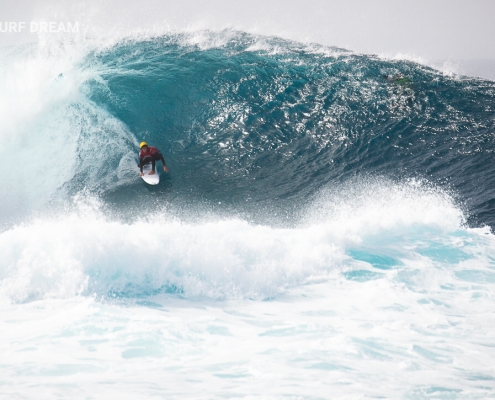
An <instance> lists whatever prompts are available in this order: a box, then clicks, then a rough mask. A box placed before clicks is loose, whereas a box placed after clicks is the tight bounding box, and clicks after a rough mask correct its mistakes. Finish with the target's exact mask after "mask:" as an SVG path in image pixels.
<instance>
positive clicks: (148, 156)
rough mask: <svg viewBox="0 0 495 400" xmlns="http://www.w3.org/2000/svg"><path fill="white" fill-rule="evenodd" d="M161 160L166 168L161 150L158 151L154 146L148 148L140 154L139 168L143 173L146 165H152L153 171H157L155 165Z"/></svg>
mask: <svg viewBox="0 0 495 400" xmlns="http://www.w3.org/2000/svg"><path fill="white" fill-rule="evenodd" d="M158 160H161V161H162V163H163V166H166V164H165V160H164V159H163V156H162V153H160V150H158V149H157V148H156V147H153V146H147V147H144V148H143V149H141V151H140V152H139V164H138V166H139V168H140V169H141V172H143V167H144V166H145V165H146V164H149V163H151V168H152V169H153V171H154V170H155V163H156V161H158Z"/></svg>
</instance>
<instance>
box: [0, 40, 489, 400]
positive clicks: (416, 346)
mask: <svg viewBox="0 0 495 400" xmlns="http://www.w3.org/2000/svg"><path fill="white" fill-rule="evenodd" d="M141 141H146V142H148V143H149V144H150V145H152V146H156V147H158V148H159V149H160V150H161V151H162V153H163V155H164V157H165V160H166V161H167V165H168V167H169V169H170V173H169V174H166V173H164V172H163V171H161V182H160V184H159V185H158V186H156V187H151V186H147V185H146V184H145V183H144V182H143V181H142V180H141V179H140V178H139V174H138V172H139V171H138V168H137V166H136V163H137V152H138V143H139V142H141ZM494 152H495V82H494V81H490V80H484V79H480V78H472V77H466V76H460V75H455V74H448V73H444V72H442V71H440V70H435V69H432V68H430V67H428V66H425V65H422V64H419V63H416V62H412V61H408V60H398V59H393V60H391V59H386V58H383V57H378V56H373V55H362V54H356V53H353V52H350V51H347V50H345V49H340V48H332V47H325V46H320V45H318V44H307V43H298V42H294V41H288V40H284V39H282V38H277V37H266V36H257V35H253V34H248V33H245V32H240V31H234V30H225V31H220V32H212V31H202V30H197V31H191V32H183V33H167V34H160V35H158V34H156V35H151V34H149V35H144V34H135V35H132V36H126V37H120V38H113V39H112V40H99V41H98V40H89V39H88V40H74V41H68V40H66V41H64V40H46V41H43V40H40V42H39V43H37V44H27V45H22V46H14V47H4V48H1V49H0V164H1V166H2V170H3V173H2V174H1V176H0V185H1V186H0V187H1V188H2V189H1V191H0V355H1V357H0V398H2V399H3V398H5V399H113V398H114V399H185V398H190V399H214V398H215V399H217V398H225V399H231V398H240V399H255V398H262V399H351V398H352V399H356V398H357V399H376V398H390V399H486V398H495V361H494V360H495V236H494V235H493V233H492V229H493V228H494V227H495V163H494V162H493V157H494ZM158 166H159V168H158V170H160V169H161V164H160V163H158Z"/></svg>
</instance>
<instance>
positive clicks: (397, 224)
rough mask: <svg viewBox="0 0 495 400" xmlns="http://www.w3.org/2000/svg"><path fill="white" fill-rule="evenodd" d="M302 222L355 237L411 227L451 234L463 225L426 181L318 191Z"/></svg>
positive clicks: (367, 182) (371, 182) (363, 182)
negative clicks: (321, 224) (350, 233)
mask: <svg viewBox="0 0 495 400" xmlns="http://www.w3.org/2000/svg"><path fill="white" fill-rule="evenodd" d="M305 218H306V220H307V221H309V223H311V224H316V223H322V221H323V223H324V224H329V225H331V226H332V227H333V229H335V230H342V229H343V230H345V232H347V233H349V232H354V233H355V234H357V235H359V236H363V235H372V234H378V233H383V232H385V231H393V232H398V231H401V230H403V229H410V228H411V227H414V226H417V227H420V226H422V227H429V228H435V229H439V230H442V231H452V230H455V229H457V228H459V227H460V226H462V225H463V224H464V223H465V217H464V214H463V213H462V211H461V210H460V209H459V207H458V206H456V204H455V202H454V200H453V198H452V197H451V196H449V195H448V194H447V193H445V192H444V191H441V190H439V189H436V188H434V187H432V186H431V185H428V183H427V182H422V181H420V180H415V179H412V180H409V181H405V182H401V183H394V182H392V181H390V180H388V179H385V178H368V179H355V180H352V181H349V182H347V183H344V184H338V185H335V186H332V187H327V188H326V189H324V190H322V191H321V193H320V195H319V196H318V198H317V200H316V201H315V202H314V204H313V206H312V207H310V209H309V211H308V213H307V215H306V217H305Z"/></svg>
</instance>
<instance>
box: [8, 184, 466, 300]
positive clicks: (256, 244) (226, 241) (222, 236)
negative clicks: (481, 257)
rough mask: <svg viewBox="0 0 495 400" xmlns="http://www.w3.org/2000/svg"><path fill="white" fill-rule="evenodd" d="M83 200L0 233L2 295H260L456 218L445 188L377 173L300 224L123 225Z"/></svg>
mask: <svg viewBox="0 0 495 400" xmlns="http://www.w3.org/2000/svg"><path fill="white" fill-rule="evenodd" d="M341 189H342V188H341ZM80 204H83V206H79V211H77V212H74V213H72V214H69V215H66V216H61V217H58V218H48V219H39V220H36V221H34V222H33V223H30V224H28V225H22V226H17V227H15V228H13V229H10V230H8V231H6V232H3V233H2V234H1V235H0V252H1V254H2V260H1V261H0V274H1V292H2V294H3V295H4V296H6V297H7V298H10V299H12V300H13V301H21V302H23V301H29V300H33V299H39V298H59V297H62V298H65V297H71V296H77V295H81V294H82V295H92V294H95V295H97V296H102V297H141V296H149V295H153V294H157V293H164V292H173V293H180V294H181V295H182V296H185V297H189V298H198V297H199V298H201V297H206V298H212V299H220V298H253V299H265V298H269V297H273V296H276V295H277V294H280V293H282V292H284V291H285V290H286V289H287V288H290V287H294V286H299V285H301V284H304V283H305V282H307V281H308V280H310V279H315V278H317V279H327V278H328V277H329V276H330V275H332V274H337V275H338V274H339V273H340V272H342V271H343V270H344V269H346V268H348V267H349V265H351V264H352V262H353V261H352V259H350V258H349V256H348V255H347V251H348V250H349V249H351V248H354V247H356V246H359V245H360V244H362V243H363V242H364V243H366V242H370V241H371V242H373V240H375V241H376V239H377V238H378V237H379V238H380V240H386V241H387V242H388V243H389V245H392V246H396V247H397V251H398V253H401V252H402V250H401V246H403V245H404V242H403V237H407V236H408V235H409V236H411V235H412V236H414V234H415V232H416V233H417V232H418V229H419V230H430V231H431V230H432V229H433V230H437V231H438V230H440V231H443V232H449V231H455V230H457V229H459V228H460V223H461V222H462V213H460V211H459V210H458V209H456V208H455V207H454V206H453V204H452V202H451V200H449V198H448V197H447V196H446V195H442V194H441V193H437V192H435V191H432V192H428V191H427V190H425V189H421V186H419V185H416V186H415V185H412V186H411V185H406V184H404V185H392V184H391V183H390V182H389V183H387V182H383V181H382V182H381V183H380V184H379V183H377V182H374V184H373V183H371V182H362V183H361V184H359V185H358V184H357V183H354V186H353V185H350V184H349V186H348V187H347V189H346V191H344V190H342V192H341V193H340V194H339V196H338V197H337V195H336V194H333V197H332V196H330V194H329V192H324V193H323V194H322V196H321V199H320V200H319V202H317V203H316V204H315V205H312V206H311V207H312V210H311V211H310V212H309V217H308V219H307V221H308V222H307V224H306V225H305V226H301V227H294V228H290V229H289V228H286V229H281V228H273V227H269V226H262V225H252V224H249V223H247V222H245V221H242V220H239V219H230V220H210V221H206V222H202V223H196V224H190V223H189V224H187V223H182V222H181V221H179V220H173V219H170V218H166V217H165V216H164V215H161V216H160V215H153V214H150V215H149V216H147V217H146V218H144V219H142V220H139V221H136V222H134V223H131V224H128V223H123V222H120V221H115V220H109V219H108V218H105V216H104V215H103V213H102V212H101V211H99V206H98V204H96V205H91V203H89V205H88V203H87V201H80ZM423 237H425V238H426V237H427V236H426V235H423ZM404 257H406V255H404ZM350 263H351V264H350Z"/></svg>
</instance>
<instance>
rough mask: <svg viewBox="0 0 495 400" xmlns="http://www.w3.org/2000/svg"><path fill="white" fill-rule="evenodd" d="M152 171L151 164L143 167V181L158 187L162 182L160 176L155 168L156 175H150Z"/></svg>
mask: <svg viewBox="0 0 495 400" xmlns="http://www.w3.org/2000/svg"><path fill="white" fill-rule="evenodd" d="M150 171H151V163H149V164H146V165H145V166H144V167H143V173H144V175H143V176H142V177H141V178H143V181H145V182H146V183H147V184H148V185H158V183H159V182H160V174H159V173H158V171H157V170H156V168H155V173H154V174H153V175H148V174H149V173H150Z"/></svg>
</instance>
